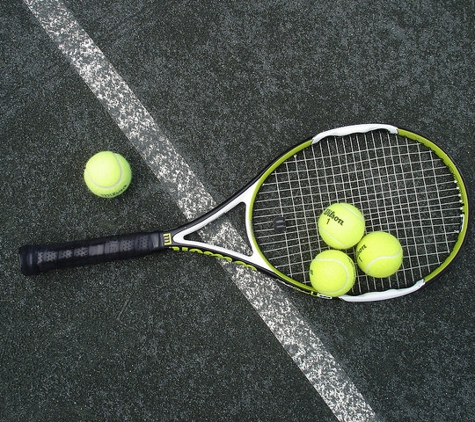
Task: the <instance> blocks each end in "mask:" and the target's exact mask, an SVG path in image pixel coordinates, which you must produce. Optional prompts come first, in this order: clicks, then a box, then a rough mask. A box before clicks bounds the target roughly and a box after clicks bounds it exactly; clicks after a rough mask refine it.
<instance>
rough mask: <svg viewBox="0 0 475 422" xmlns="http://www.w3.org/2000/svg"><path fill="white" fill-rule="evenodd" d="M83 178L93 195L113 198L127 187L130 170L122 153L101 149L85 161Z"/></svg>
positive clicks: (130, 176)
mask: <svg viewBox="0 0 475 422" xmlns="http://www.w3.org/2000/svg"><path fill="white" fill-rule="evenodd" d="M84 180H85V182H86V185H87V187H88V188H89V189H90V191H91V192H92V193H94V194H95V195H97V196H100V197H102V198H113V197H114V196H118V195H120V194H121V193H123V192H124V191H125V190H126V189H127V188H128V187H129V185H130V181H131V180H132V171H131V170H130V165H129V163H128V162H127V160H126V159H125V158H124V157H122V155H120V154H116V153H114V152H112V151H102V152H98V153H97V154H96V155H93V156H92V157H91V158H90V159H89V161H88V162H87V163H86V168H85V169H84Z"/></svg>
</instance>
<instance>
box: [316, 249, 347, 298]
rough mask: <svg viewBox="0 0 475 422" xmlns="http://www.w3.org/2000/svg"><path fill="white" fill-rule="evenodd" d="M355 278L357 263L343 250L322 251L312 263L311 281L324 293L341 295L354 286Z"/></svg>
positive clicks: (317, 289) (332, 295)
mask: <svg viewBox="0 0 475 422" xmlns="http://www.w3.org/2000/svg"><path fill="white" fill-rule="evenodd" d="M355 280H356V269H355V264H354V263H353V261H352V259H351V258H350V257H349V256H348V255H347V254H346V253H344V252H342V251H336V250H328V251H323V252H320V253H319V254H318V255H317V256H316V257H315V258H314V259H313V260H312V262H311V263H310V282H311V283H312V286H313V288H314V289H315V290H316V291H317V292H318V293H321V294H322V295H325V296H331V297H336V296H341V295H343V294H345V293H347V292H348V291H349V290H350V289H351V288H352V287H353V285H354V284H355Z"/></svg>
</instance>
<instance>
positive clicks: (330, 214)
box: [323, 208, 345, 226]
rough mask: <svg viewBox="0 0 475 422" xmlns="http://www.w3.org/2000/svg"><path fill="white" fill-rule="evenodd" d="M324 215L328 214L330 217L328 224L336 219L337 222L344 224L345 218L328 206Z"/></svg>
mask: <svg viewBox="0 0 475 422" xmlns="http://www.w3.org/2000/svg"><path fill="white" fill-rule="evenodd" d="M323 215H326V216H327V217H328V221H327V224H328V223H330V220H333V221H335V222H336V223H338V224H339V225H340V226H343V224H344V223H345V221H344V220H342V219H341V218H340V217H338V216H337V215H336V214H335V211H332V210H329V209H328V208H327V209H326V210H325V211H324V213H323Z"/></svg>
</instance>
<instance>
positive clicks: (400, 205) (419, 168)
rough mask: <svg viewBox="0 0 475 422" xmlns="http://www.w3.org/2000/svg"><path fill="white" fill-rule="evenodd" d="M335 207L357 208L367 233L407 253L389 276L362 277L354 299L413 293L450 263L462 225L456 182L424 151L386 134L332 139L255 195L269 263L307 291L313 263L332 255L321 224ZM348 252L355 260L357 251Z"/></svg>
mask: <svg viewBox="0 0 475 422" xmlns="http://www.w3.org/2000/svg"><path fill="white" fill-rule="evenodd" d="M334 202H348V203H350V204H352V205H354V206H356V207H357V208H359V209H360V210H361V211H362V213H363V215H364V217H365V220H366V232H367V233H369V232H372V231H377V230H382V231H387V232H389V233H392V234H393V235H395V236H396V237H397V238H398V239H399V241H400V242H401V245H402V247H403V249H404V261H403V265H402V267H401V269H400V270H399V271H398V272H397V273H396V274H395V275H393V276H391V277H388V278H384V279H375V278H372V277H369V276H366V275H365V274H363V273H362V272H361V271H359V272H358V276H357V280H356V283H355V286H354V288H353V290H352V291H351V292H350V293H349V294H353V295H359V294H363V293H366V292H371V291H383V290H387V289H391V288H395V289H398V288H404V287H409V286H411V285H413V284H414V283H415V282H416V281H418V280H420V279H422V278H423V277H425V276H427V275H428V274H430V273H431V272H432V271H434V270H435V269H436V268H437V267H439V266H440V265H441V263H442V262H443V261H444V260H445V259H446V258H447V257H448V256H449V254H450V252H451V250H452V248H453V246H454V244H455V242H456V241H457V238H458V234H459V231H460V227H461V223H462V220H461V218H462V217H461V214H462V213H461V207H462V204H461V198H460V193H459V188H458V185H457V182H456V180H455V178H454V176H453V175H452V173H451V171H450V169H449V168H448V167H447V166H446V165H445V164H444V162H443V160H442V159H441V158H440V157H439V156H438V155H437V154H436V153H435V152H434V151H432V150H431V149H430V148H428V147H427V146H425V145H423V144H422V143H420V142H417V141H414V140H412V139H408V138H405V137H402V136H400V135H395V134H390V133H388V132H387V131H383V130H378V131H372V132H368V133H364V134H352V135H349V136H344V137H328V138H324V139H322V140H321V141H320V142H318V143H315V144H313V145H311V146H310V147H307V148H304V149H302V150H301V151H299V152H297V153H296V154H295V155H293V156H292V157H290V158H288V159H287V160H286V161H284V162H283V163H282V164H280V165H279V166H278V167H277V168H276V169H275V170H274V171H273V172H272V173H271V174H270V175H269V176H268V178H267V179H266V180H265V181H264V183H263V184H262V186H261V188H260V190H259V192H258V194H257V196H256V199H255V202H254V208H253V231H254V236H255V238H256V242H257V244H258V245H259V247H260V249H261V251H262V253H263V254H264V256H265V257H266V258H267V260H268V261H269V262H270V263H271V264H272V265H273V266H274V267H275V268H276V269H278V270H279V271H280V272H282V273H283V274H285V275H287V276H289V277H291V278H293V279H294V280H297V281H299V282H301V283H305V284H309V283H310V282H309V276H308V271H309V268H310V262H311V260H312V259H313V258H314V257H315V255H316V254H317V253H318V252H320V251H322V250H325V249H329V248H328V246H326V245H325V244H324V242H323V241H322V240H321V238H320V236H319V235H318V230H317V220H318V217H319V215H320V214H321V212H322V211H323V210H324V209H325V208H326V207H327V206H329V205H330V204H332V203H334ZM346 252H347V253H348V254H349V255H350V256H352V257H353V258H354V248H353V249H350V250H348V251H346Z"/></svg>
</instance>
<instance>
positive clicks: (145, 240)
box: [18, 232, 164, 275]
mask: <svg viewBox="0 0 475 422" xmlns="http://www.w3.org/2000/svg"><path fill="white" fill-rule="evenodd" d="M162 239H163V237H162V234H161V233H160V232H153V233H135V234H128V235H121V236H110V237H103V238H98V239H88V240H77V241H73V242H66V243H55V244H51V245H25V246H22V247H21V248H20V249H19V251H18V254H19V259H20V268H21V271H22V273H23V274H25V275H35V274H39V273H41V272H44V271H49V270H53V269H59V268H68V267H78V266H81V265H90V264H98V263H101V262H109V261H116V260H121V259H129V258H135V257H139V256H144V255H148V254H151V253H152V252H156V251H159V250H162V249H164V246H163V241H162Z"/></svg>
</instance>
